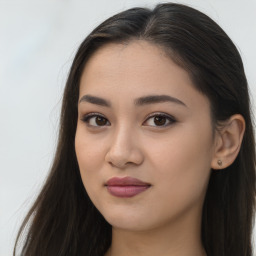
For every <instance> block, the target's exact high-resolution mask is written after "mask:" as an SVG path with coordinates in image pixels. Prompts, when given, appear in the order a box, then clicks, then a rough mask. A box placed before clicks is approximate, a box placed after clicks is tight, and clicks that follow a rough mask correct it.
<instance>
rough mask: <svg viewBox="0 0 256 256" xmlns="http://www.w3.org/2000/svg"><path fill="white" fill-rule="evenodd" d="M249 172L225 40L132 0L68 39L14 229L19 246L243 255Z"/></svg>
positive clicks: (235, 60)
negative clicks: (49, 140) (41, 181)
mask: <svg viewBox="0 0 256 256" xmlns="http://www.w3.org/2000/svg"><path fill="white" fill-rule="evenodd" d="M255 181H256V180H255V139H254V135H253V125H252V120H251V114H250V104H249V95H248V88H247V81H246V77H245V74H244V69H243V64H242V60H241V58H240V55H239V53H238V51H237V49H236V47H235V46H234V44H233V43H232V41H231V40H230V39H229V37H228V36H227V35H226V34H225V32H224V31H223V30H222V29H221V28H220V27H219V26H218V25H217V24H216V23H215V22H214V21H212V20H211V19H210V18H209V17H207V16H206V15H204V14H202V13H201V12H199V11H197V10H195V9H192V8H190V7H187V6H184V5H180V4H160V5H158V6H156V7H155V8H154V9H153V10H149V9H143V8H133V9H130V10H127V11H124V12H122V13H119V14H117V15H115V16H113V17H111V18H109V19H108V20H106V21H105V22H103V23H102V24H101V25H99V26H98V27H97V28H96V29H94V30H93V31H92V33H91V34H90V35H89V36H88V37H87V38H86V39H85V40H84V42H83V43H82V44H81V46H80V48H79V49H78V52H77V54H76V56H75V59H74V61H73V64H72V67H71V70H70V74H69V77H68V80H67V84H66V88H65V92H64V98H63V105H62V112H61V126H60V134H59V143H58V148H57V152H56V155H55V159H54V162H53V166H52V169H51V172H50V174H49V177H48V179H47V181H46V183H45V185H44V187H43V189H42V191H41V193H40V195H39V196H38V198H37V200H36V202H35V204H34V205H33V207H32V208H31V210H30V211H29V213H28V215H27V217H26V219H25V220H24V223H23V225H22V227H21V230H20V232H19V234H18V238H17V241H19V239H20V238H21V234H22V232H23V231H24V230H25V228H26V227H27V226H28V224H29V227H28V231H27V234H26V236H25V241H24V244H23V246H22V253H21V255H26V256H27V255H37V256H38V255H95V256H99V255H105V256H117V255H124V256H126V255H148V256H149V255H163V256H164V255H177V256H178V255H183V256H185V255H196V256H203V255H208V256H215V255H216V256H217V255H218V256H222V255H223V256H224V255H225V256H227V255H230V256H231V255H232V256H234V255H237V256H241V255H244V256H252V243H251V238H252V225H253V218H254V211H255V191H256V190H255ZM17 244H18V242H16V247H17ZM15 254H16V252H15V251H14V255H15Z"/></svg>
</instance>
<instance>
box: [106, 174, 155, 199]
mask: <svg viewBox="0 0 256 256" xmlns="http://www.w3.org/2000/svg"><path fill="white" fill-rule="evenodd" d="M106 186H107V189H108V191H109V193H110V194H111V195H113V196H117V197H133V196H136V195H137V194H139V193H141V192H144V191H145V190H147V189H148V188H149V187H150V184H149V183H146V182H143V181H141V180H138V179H136V178H132V177H124V178H118V177H114V178H112V179H110V180H108V181H107V183H106Z"/></svg>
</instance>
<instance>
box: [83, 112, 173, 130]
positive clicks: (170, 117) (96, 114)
mask: <svg viewBox="0 0 256 256" xmlns="http://www.w3.org/2000/svg"><path fill="white" fill-rule="evenodd" d="M93 117H101V118H103V119H104V120H106V121H107V122H108V123H109V121H108V120H107V118H105V117H104V116H103V115H101V114H99V113H89V114H86V115H84V116H83V117H82V118H81V121H83V122H84V123H86V125H87V126H90V127H97V128H98V127H104V126H109V125H90V124H89V121H90V120H91V119H92V118H93ZM153 117H163V118H166V119H167V120H168V122H169V123H168V124H164V125H159V126H158V125H155V126H151V127H159V128H162V127H167V126H170V125H172V124H173V123H175V122H176V119H175V118H174V117H173V116H170V115H167V114H165V113H153V114H151V115H149V116H148V117H147V119H146V121H148V120H149V119H151V118H153ZM146 121H145V122H146ZM165 123H166V122H165ZM149 126H150V125H149Z"/></svg>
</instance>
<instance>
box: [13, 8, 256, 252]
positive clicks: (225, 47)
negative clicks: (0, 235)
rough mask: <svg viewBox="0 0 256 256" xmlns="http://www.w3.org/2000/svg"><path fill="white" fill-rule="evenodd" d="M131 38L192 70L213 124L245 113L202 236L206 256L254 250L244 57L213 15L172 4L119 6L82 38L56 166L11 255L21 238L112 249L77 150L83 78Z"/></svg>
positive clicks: (37, 248) (28, 243)
mask: <svg viewBox="0 0 256 256" xmlns="http://www.w3.org/2000/svg"><path fill="white" fill-rule="evenodd" d="M131 40H145V41H148V42H151V43H152V44H155V45H157V46H159V47H161V48H162V49H163V50H164V51H165V52H166V53H167V54H168V55H169V56H170V58H171V59H172V60H173V61H175V62H176V63H177V64H178V65H180V66H181V67H183V68H184V69H185V70H186V71H187V72H188V73H189V75H190V77H191V79H192V81H193V84H194V86H195V88H196V89H197V90H199V91H200V92H202V93H203V94H204V95H206V96H207V97H208V98H209V100H210V102H211V112H212V120H213V124H214V125H217V124H218V122H219V121H222V120H226V119H228V118H229V117H230V116H231V115H233V114H241V115H242V116H243V117H244V119H245V122H246V131H245V134H244V138H243V142H242V146H241V150H240V152H239V154H238V156H237V158H236V160H235V162H234V163H233V164H232V165H231V166H229V167H228V168H226V169H224V170H219V171H214V170H212V173H211V177H210V182H209V186H208V190H207V193H206V198H205V202H204V208H203V217H202V242H203V246H204V248H205V250H206V252H207V255H208V256H252V229H253V219H254V213H255V195H256V187H255V186H256V185H255V184H256V178H255V138H254V134H253V123H252V120H251V116H252V113H250V98H249V95H248V87H247V81H246V77H245V74H244V68H243V63H242V60H241V57H240V55H239V52H238V50H237V49H236V47H235V45H234V44H233V43H232V41H231V40H230V38H229V37H228V36H227V35H226V33H225V32H224V31H223V30H222V29H221V28H220V27H219V26H218V25H217V24H216V23H215V22H214V21H213V20H211V19H210V18H209V17H208V16H206V15H205V14H203V13H201V12H199V11H197V10H195V9H193V8H191V7H188V6H185V5H180V4H173V3H169V4H159V5H157V6H156V7H155V8H154V9H153V10H150V9H146V8H132V9H129V10H127V11H124V12H121V13H119V14H117V15H115V16H113V17H111V18H109V19H108V20H106V21H104V22H103V23H102V24H100V25H99V26H98V27H97V28H96V29H94V30H93V31H92V32H91V33H90V34H89V36H88V37H87V38H86V39H85V40H84V41H83V42H82V44H81V45H80V47H79V49H78V51H77V54H76V56H75V58H74V61H73V64H72V67H71V70H70V73H69V77H68V80H67V83H66V87H65V91H64V98H63V104H62V111H61V121H60V132H59V139H58V146H57V151H56V155H55V158H54V161H53V165H52V168H51V171H50V174H49V176H48V178H47V180H46V182H45V185H44V187H43V189H42V191H41V192H40V194H39V196H38V198H37V200H36V201H35V203H34V205H33V206H32V208H31V209H30V211H29V213H28V215H27V217H26V218H25V220H24V222H23V224H22V226H21V228H20V231H19V233H18V237H17V240H16V244H15V249H14V255H16V253H17V249H18V247H19V246H18V245H19V244H20V243H19V241H22V237H24V239H23V242H22V246H21V255H25V256H40V255H44V256H45V255H48V256H51V255H54V256H57V255H58V256H64V255H86V256H102V255H104V253H105V252H106V251H107V249H108V248H109V246H110V244H111V226H110V225H109V224H108V223H107V222H106V221H105V219H104V218H103V217H102V215H101V214H100V213H99V212H98V210H97V209H96V208H95V207H94V205H93V204H92V202H91V200H90V199H89V197H88V195H87V193H86V191H85V189H84V186H83V183H82V181H81V177H80V172H79V168H78V164H77V159H76V154H75V149H74V138H75V132H76V124H77V102H78V94H79V83H80V77H81V74H82V71H83V69H84V66H85V64H86V62H87V60H88V59H89V58H90V56H91V55H92V54H93V53H94V52H95V51H96V50H97V49H99V48H100V47H101V46H103V45H106V44H107V43H110V42H112V43H113V42H116V43H128V42H129V41H131ZM26 230H27V231H26ZM23 234H24V236H23Z"/></svg>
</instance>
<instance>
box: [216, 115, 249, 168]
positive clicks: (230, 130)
mask: <svg viewBox="0 0 256 256" xmlns="http://www.w3.org/2000/svg"><path fill="white" fill-rule="evenodd" d="M244 131H245V121H244V118H243V116H242V115H240V114H236V115H233V116H231V117H230V118H229V119H228V120H227V121H225V122H224V123H223V124H221V127H220V129H218V130H217V131H216V133H215V148H214V155H213V158H212V163H211V167H212V169H224V168H226V167H228V166H230V165H231V164H232V163H233V162H234V161H235V159H236V157H237V155H238V153H239V151H240V147H241V144H242V140H243V136H244Z"/></svg>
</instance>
